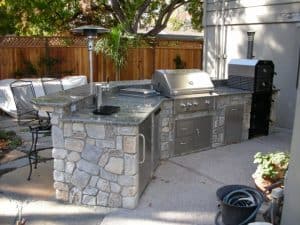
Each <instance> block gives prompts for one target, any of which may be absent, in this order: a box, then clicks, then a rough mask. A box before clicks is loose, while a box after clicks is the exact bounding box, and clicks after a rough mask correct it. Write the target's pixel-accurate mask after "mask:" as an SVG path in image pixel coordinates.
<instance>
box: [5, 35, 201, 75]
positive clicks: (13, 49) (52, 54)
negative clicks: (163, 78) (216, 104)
mask: <svg viewBox="0 0 300 225" xmlns="http://www.w3.org/2000/svg"><path fill="white" fill-rule="evenodd" d="M202 45H203V42H202V40H199V39H198V40H170V39H169V40H168V39H157V40H156V41H155V44H152V45H151V46H150V45H149V46H145V47H139V48H132V49H129V53H128V59H127V64H126V66H125V67H124V68H123V69H122V71H121V80H134V79H149V78H151V76H152V74H153V72H154V70H156V69H174V68H175V63H174V59H175V57H176V56H179V57H180V59H181V60H182V62H183V63H184V64H185V68H200V69H201V68H202ZM70 74H83V75H88V74H89V64H88V51H87V47H86V39H85V38H82V37H47V38H45V37H0V79H7V78H16V77H28V76H35V77H41V76H49V75H53V76H54V75H55V76H56V77H61V76H64V75H70ZM107 79H109V80H114V79H115V70H114V67H113V65H112V62H111V60H110V59H109V58H107V57H104V56H103V55H102V54H101V53H99V54H94V81H106V80H107Z"/></svg>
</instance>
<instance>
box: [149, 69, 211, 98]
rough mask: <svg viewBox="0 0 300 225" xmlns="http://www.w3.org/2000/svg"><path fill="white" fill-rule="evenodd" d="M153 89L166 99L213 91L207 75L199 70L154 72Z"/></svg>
mask: <svg viewBox="0 0 300 225" xmlns="http://www.w3.org/2000/svg"><path fill="white" fill-rule="evenodd" d="M152 84H153V86H154V89H155V90H157V91H159V92H160V93H161V94H163V95H165V96H167V97H174V96H178V95H190V94H199V93H204V92H208V91H212V90H213V89H214V85H213V83H212V81H211V79H210V77H209V74H208V73H206V72H204V71H202V70H199V69H177V70H156V71H155V73H154V75H153V78H152Z"/></svg>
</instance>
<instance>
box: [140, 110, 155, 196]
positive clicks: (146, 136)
mask: <svg viewBox="0 0 300 225" xmlns="http://www.w3.org/2000/svg"><path fill="white" fill-rule="evenodd" d="M151 123H152V120H151V116H149V117H148V118H147V119H146V120H145V121H144V122H143V123H142V124H141V125H140V127H139V133H140V134H141V135H140V137H139V162H140V163H139V187H140V188H139V195H141V194H142V193H143V191H144V189H145V188H146V186H147V184H148V182H149V181H150V180H151V161H152V160H151V135H152V129H151ZM144 147H145V149H144Z"/></svg>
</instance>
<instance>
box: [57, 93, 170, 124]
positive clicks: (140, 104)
mask: <svg viewBox="0 0 300 225" xmlns="http://www.w3.org/2000/svg"><path fill="white" fill-rule="evenodd" d="M103 93H104V92H103ZM164 99H166V98H165V97H162V96H152V97H146V98H144V97H131V96H125V95H120V94H107V95H105V94H103V100H102V101H103V105H113V106H120V111H119V112H117V113H114V114H112V115H94V114H93V110H95V108H96V107H95V106H92V105H91V106H88V107H86V108H84V109H79V110H78V111H75V112H73V113H71V114H70V115H66V116H64V117H63V118H62V120H63V121H67V122H84V123H103V124H112V125H125V126H136V125H139V124H140V123H142V122H143V121H144V120H145V119H146V118H147V117H148V116H149V115H150V114H151V113H152V112H153V111H154V110H155V109H157V108H158V107H159V106H160V104H161V102H162V101H163V100H164Z"/></svg>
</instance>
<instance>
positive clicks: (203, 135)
mask: <svg viewBox="0 0 300 225" xmlns="http://www.w3.org/2000/svg"><path fill="white" fill-rule="evenodd" d="M194 131H195V133H194V136H193V138H194V148H195V149H202V148H208V147H210V146H211V139H212V116H202V117H198V118H197V119H196V121H195V125H194Z"/></svg>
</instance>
